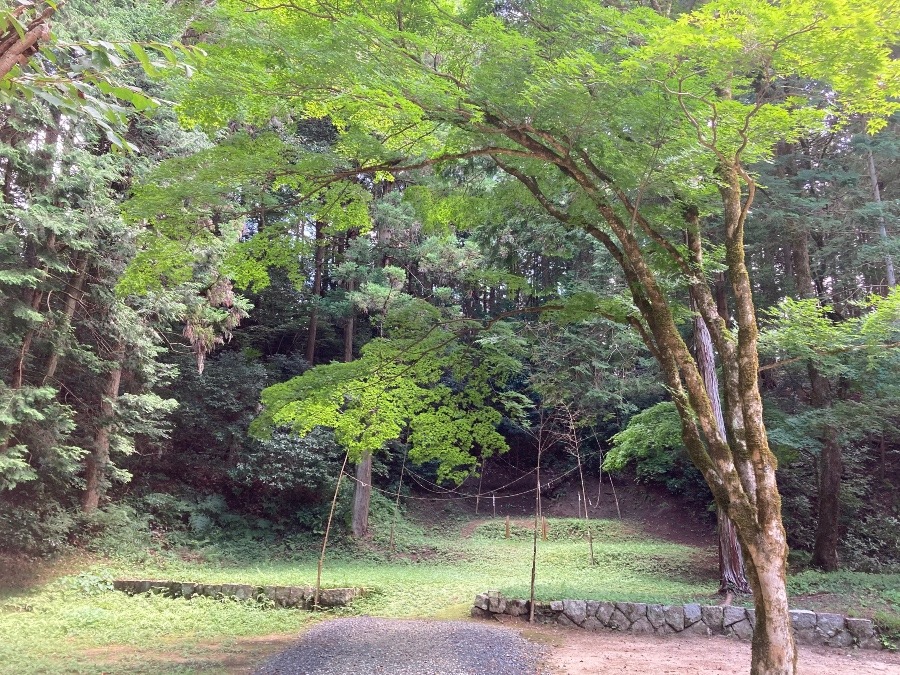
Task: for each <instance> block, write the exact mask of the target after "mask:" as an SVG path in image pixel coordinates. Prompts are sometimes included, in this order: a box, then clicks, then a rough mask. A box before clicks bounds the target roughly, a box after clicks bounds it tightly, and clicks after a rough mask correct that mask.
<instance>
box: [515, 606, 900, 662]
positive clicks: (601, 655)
mask: <svg viewBox="0 0 900 675" xmlns="http://www.w3.org/2000/svg"><path fill="white" fill-rule="evenodd" d="M504 623H506V624H507V625H516V624H518V625H519V627H520V629H521V631H522V636H523V637H525V638H527V639H529V640H532V641H535V642H539V643H541V644H544V645H547V646H548V650H547V652H546V655H545V657H544V660H543V664H542V666H543V670H542V672H543V673H546V674H547V675H602V674H606V673H610V674H612V673H653V674H654V675H665V674H667V673H671V674H673V675H674V674H677V675H683V674H684V673H692V674H698V675H700V674H702V675H745V674H746V673H747V671H748V669H749V666H750V644H749V643H747V642H740V641H738V640H734V639H729V638H725V637H721V636H715V637H708V638H707V637H701V636H678V637H659V636H655V635H647V636H636V635H628V634H625V633H613V632H597V633H588V632H587V631H578V630H568V629H564V628H557V627H554V626H530V625H528V624H527V623H525V622H522V621H518V620H515V619H511V620H510V621H505V622H504ZM799 673H800V675H835V674H837V673H852V674H853V675H898V674H900V654H896V653H890V652H873V651H862V650H852V649H848V650H840V649H829V648H824V647H801V648H800V661H799Z"/></svg>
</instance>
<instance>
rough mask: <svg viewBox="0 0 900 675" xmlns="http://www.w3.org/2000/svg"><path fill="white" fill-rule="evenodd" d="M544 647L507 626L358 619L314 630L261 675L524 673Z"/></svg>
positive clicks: (531, 668)
mask: <svg viewBox="0 0 900 675" xmlns="http://www.w3.org/2000/svg"><path fill="white" fill-rule="evenodd" d="M540 651H541V650H540V647H539V646H538V645H535V644H532V643H531V642H528V641H527V640H524V639H523V638H521V637H519V635H518V634H517V633H516V632H515V631H512V630H510V629H507V628H494V627H492V626H483V625H480V624H477V623H468V622H465V621H400V620H393V619H373V618H371V617H359V618H353V619H334V620H332V621H326V622H324V623H321V624H319V625H318V626H315V627H314V628H312V629H310V630H309V631H308V632H306V633H304V635H303V636H302V637H301V638H300V642H299V643H298V644H297V646H296V647H292V648H291V649H288V650H287V651H284V652H282V653H281V654H279V655H278V656H276V657H274V658H272V659H270V660H269V661H268V662H266V663H265V664H264V665H263V666H262V667H261V668H260V669H259V670H257V671H256V672H257V674H258V675H276V674H277V675H282V674H292V675H375V674H378V675H523V674H525V673H531V674H534V673H537V672H538V670H537V669H538V665H537V664H538V657H539V656H540Z"/></svg>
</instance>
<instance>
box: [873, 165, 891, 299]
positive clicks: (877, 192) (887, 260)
mask: <svg viewBox="0 0 900 675" xmlns="http://www.w3.org/2000/svg"><path fill="white" fill-rule="evenodd" d="M869 177H870V178H871V179H872V195H873V196H874V197H875V203H876V204H878V206H879V207H880V206H881V188H880V187H879V186H878V173H877V172H876V171H875V158H874V157H873V156H872V151H871V150H869ZM878 235H879V236H880V237H881V241H882V242H887V238H888V236H887V227H885V222H884V214H883V213H880V214H879V215H878ZM884 264H885V268H886V272H887V285H888V289H889V290H890V289H891V288H893V287H894V286H896V285H897V277H896V276H895V275H894V260H893V258H891V255H890V253H886V254H885V256H884Z"/></svg>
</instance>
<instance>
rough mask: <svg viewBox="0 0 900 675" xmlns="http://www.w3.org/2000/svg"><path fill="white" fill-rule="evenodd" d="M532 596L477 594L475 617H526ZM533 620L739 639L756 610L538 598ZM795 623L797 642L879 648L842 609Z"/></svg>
mask: <svg viewBox="0 0 900 675" xmlns="http://www.w3.org/2000/svg"><path fill="white" fill-rule="evenodd" d="M529 605H530V602H529V601H528V600H519V599H507V598H505V597H503V595H502V594H501V593H500V592H499V591H488V592H487V593H481V594H479V595H477V596H475V606H474V607H472V616H475V617H490V616H492V615H494V614H508V615H510V616H527V615H528V614H529V609H530V607H529ZM534 616H535V619H536V620H537V621H539V622H541V623H555V624H559V625H561V626H567V627H574V628H583V629H586V630H603V629H609V630H618V631H628V632H631V633H638V634H640V633H645V634H649V633H654V634H657V635H671V634H675V633H686V634H689V635H727V636H731V637H736V638H738V639H741V640H749V639H751V638H752V637H753V626H754V625H755V623H756V610H753V609H745V608H744V607H730V606H729V607H722V606H709V605H696V604H688V605H652V604H646V603H643V602H601V601H599V600H554V601H553V602H536V603H535V606H534ZM791 623H792V624H793V627H794V635H795V636H796V639H797V642H799V643H800V644H805V645H824V646H826V647H852V646H857V647H860V648H862V649H881V647H882V645H881V640H879V638H878V635H877V633H876V631H875V624H874V623H873V622H872V621H870V620H869V619H854V618H851V617H845V616H843V615H842V614H828V613H825V612H811V611H809V610H806V609H792V610H791Z"/></svg>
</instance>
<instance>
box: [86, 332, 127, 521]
mask: <svg viewBox="0 0 900 675" xmlns="http://www.w3.org/2000/svg"><path fill="white" fill-rule="evenodd" d="M123 357H124V347H122V346H121V345H120V346H119V347H118V349H117V350H116V353H115V363H114V365H113V367H112V370H110V371H109V375H108V376H107V378H106V387H104V390H103V392H102V394H101V399H100V409H99V416H98V419H97V430H96V432H95V433H94V443H93V447H92V448H91V452H90V454H88V456H87V458H86V460H85V471H84V478H85V490H84V496H83V498H82V501H81V509H82V511H84V513H92V512H94V511H96V510H97V506H98V505H99V504H100V491H101V486H102V484H103V477H104V474H105V473H106V467H107V466H108V465H109V436H110V432H111V430H112V421H113V409H114V406H115V401H116V399H117V398H118V397H119V384H120V383H121V381H122V360H123Z"/></svg>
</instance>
